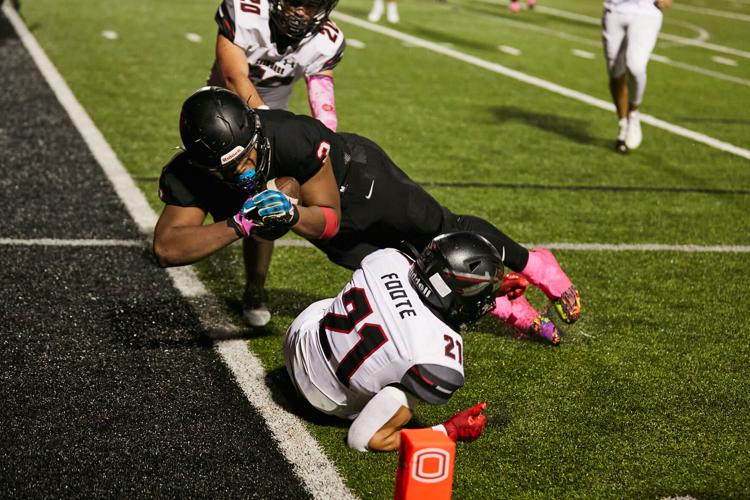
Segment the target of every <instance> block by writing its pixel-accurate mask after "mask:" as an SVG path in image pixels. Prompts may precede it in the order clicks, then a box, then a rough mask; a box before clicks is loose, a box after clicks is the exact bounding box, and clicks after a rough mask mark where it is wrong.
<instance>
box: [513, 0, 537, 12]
mask: <svg viewBox="0 0 750 500" xmlns="http://www.w3.org/2000/svg"><path fill="white" fill-rule="evenodd" d="M535 5H536V0H526V7H528V8H529V9H533V8H534V6H535ZM508 8H509V9H510V11H511V12H513V13H516V12H518V11H520V10H521V2H520V1H519V0H510V3H509V4H508Z"/></svg>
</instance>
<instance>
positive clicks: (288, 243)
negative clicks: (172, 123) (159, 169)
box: [0, 238, 750, 298]
mask: <svg viewBox="0 0 750 500" xmlns="http://www.w3.org/2000/svg"><path fill="white" fill-rule="evenodd" d="M143 245H144V241H142V240H64V239H62V240H56V239H52V238H40V239H36V240H25V239H13V238H0V246H49V247H55V246H63V247H139V246H143ZM522 245H523V246H525V247H527V248H533V247H537V246H543V247H546V248H550V249H552V250H580V251H584V252H684V253H748V252H750V246H745V245H667V244H660V243H633V244H628V243H619V244H614V243H611V244H610V243H564V242H552V243H522ZM276 246H277V247H296V248H310V249H316V248H315V246H313V245H312V244H311V243H310V242H309V241H307V240H298V239H279V240H276ZM167 272H169V274H170V276H171V277H172V281H174V282H175V284H176V287H177V288H178V289H179V290H180V291H181V292H182V294H183V295H184V296H185V297H188V298H200V297H204V296H206V295H208V291H207V290H206V288H205V287H204V286H203V284H202V283H201V282H200V280H195V273H194V272H193V270H192V269H191V268H190V267H189V266H188V267H172V268H169V269H167Z"/></svg>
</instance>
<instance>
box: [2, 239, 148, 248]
mask: <svg viewBox="0 0 750 500" xmlns="http://www.w3.org/2000/svg"><path fill="white" fill-rule="evenodd" d="M0 245H8V246H13V245H16V246H45V247H141V246H143V241H141V240H56V239H54V238H38V239H31V240H27V239H15V238H0Z"/></svg>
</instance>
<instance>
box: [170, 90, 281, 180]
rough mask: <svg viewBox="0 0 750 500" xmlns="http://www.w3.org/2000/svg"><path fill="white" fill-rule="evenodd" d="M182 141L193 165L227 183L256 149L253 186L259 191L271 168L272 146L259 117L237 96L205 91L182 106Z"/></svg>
mask: <svg viewBox="0 0 750 500" xmlns="http://www.w3.org/2000/svg"><path fill="white" fill-rule="evenodd" d="M180 137H181V138H182V144H183V147H184V148H185V151H187V153H188V155H189V157H190V162H191V163H192V164H194V165H197V166H199V167H201V168H205V169H207V170H209V171H211V172H214V173H218V174H220V175H221V177H223V178H224V179H227V180H230V179H233V177H234V171H235V169H236V168H237V165H238V164H239V163H240V162H241V161H242V160H244V159H245V157H246V156H247V154H248V153H250V152H251V151H252V150H253V149H255V150H256V151H257V152H258V157H257V159H256V161H255V166H256V168H255V170H256V173H255V176H254V177H253V182H254V183H255V185H256V187H257V188H258V189H260V188H261V187H262V186H263V185H264V184H265V182H266V177H267V176H268V170H269V168H270V165H271V143H270V142H269V141H268V139H267V138H266V136H265V135H264V134H263V127H262V126H261V123H260V118H259V117H258V114H257V113H256V112H255V111H253V110H252V109H250V108H249V107H248V106H247V105H246V104H245V103H244V102H243V101H242V99H241V98H240V97H239V96H238V95H237V94H235V93H234V92H232V91H230V90H227V89H225V88H222V87H202V88H200V89H198V90H197V91H196V92H195V93H194V94H193V95H191V96H190V97H188V98H187V99H186V100H185V102H184V103H183V104H182V112H181V113H180Z"/></svg>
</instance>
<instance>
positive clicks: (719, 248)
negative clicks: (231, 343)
mask: <svg viewBox="0 0 750 500" xmlns="http://www.w3.org/2000/svg"><path fill="white" fill-rule="evenodd" d="M521 245H523V246H524V247H526V248H535V247H545V248H549V249H551V250H580V251H583V252H681V253H750V246H745V245H666V244H660V243H633V244H630V243H617V244H615V243H612V244H609V243H564V242H549V243H521ZM276 246H280V247H304V248H315V246H313V245H312V244H311V243H309V242H308V241H307V240H293V239H278V240H276Z"/></svg>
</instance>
